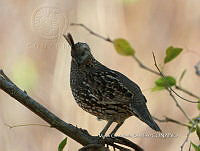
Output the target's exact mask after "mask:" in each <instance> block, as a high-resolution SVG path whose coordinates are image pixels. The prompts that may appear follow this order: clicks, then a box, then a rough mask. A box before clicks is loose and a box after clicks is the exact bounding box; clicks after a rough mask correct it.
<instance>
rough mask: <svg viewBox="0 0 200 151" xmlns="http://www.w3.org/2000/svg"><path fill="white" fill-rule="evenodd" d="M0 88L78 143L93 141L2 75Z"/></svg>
mask: <svg viewBox="0 0 200 151" xmlns="http://www.w3.org/2000/svg"><path fill="white" fill-rule="evenodd" d="M0 88H1V89H2V90H3V91H5V92H6V93H7V94H9V95H10V96H11V97H13V98H15V99H16V100H17V101H19V102H20V103H21V104H23V105H24V106H26V107H27V108H28V109H30V110H31V111H32V112H34V113H35V114H37V115H38V116H39V117H41V118H42V119H43V120H45V121H46V122H47V123H49V124H50V125H51V127H54V128H56V129H57V130H59V131H61V132H62V133H64V134H66V135H67V136H69V137H71V138H72V139H74V140H76V141H77V142H79V143H80V144H82V145H87V144H89V143H93V142H94V139H93V137H90V136H88V135H86V133H84V132H83V131H82V130H81V129H79V128H76V127H74V126H73V125H71V124H68V123H65V122H64V121H63V120H61V119H59V118H58V117H57V116H56V115H54V114H53V113H51V112H50V111H48V110H47V109H46V108H45V107H44V106H42V105H41V104H39V103H37V102H36V101H35V100H33V99H32V98H31V97H29V96H28V95H27V93H26V92H24V91H22V90H20V89H19V88H18V87H17V86H16V85H14V84H13V83H11V82H9V81H7V80H6V79H5V78H3V77H2V76H0Z"/></svg>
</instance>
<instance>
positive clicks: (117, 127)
mask: <svg viewBox="0 0 200 151" xmlns="http://www.w3.org/2000/svg"><path fill="white" fill-rule="evenodd" d="M123 123H124V122H121V123H118V124H117V125H116V127H115V128H114V130H113V131H112V132H111V133H110V137H114V135H115V133H116V132H117V130H118V129H119V128H120V127H121V126H122V124H123Z"/></svg>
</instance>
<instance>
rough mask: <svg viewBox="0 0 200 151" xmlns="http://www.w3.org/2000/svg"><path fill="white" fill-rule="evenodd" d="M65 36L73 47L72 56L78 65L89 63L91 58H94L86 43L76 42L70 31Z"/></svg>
mask: <svg viewBox="0 0 200 151" xmlns="http://www.w3.org/2000/svg"><path fill="white" fill-rule="evenodd" d="M63 36H64V37H65V39H66V40H67V42H68V43H69V45H70V47H71V56H72V59H73V61H75V62H76V63H77V64H78V65H84V64H87V63H88V62H89V61H90V60H91V58H93V56H92V54H91V52H90V48H89V46H88V45H87V44H86V43H82V42H78V43H74V40H73V38H72V35H71V34H70V33H68V34H67V35H63Z"/></svg>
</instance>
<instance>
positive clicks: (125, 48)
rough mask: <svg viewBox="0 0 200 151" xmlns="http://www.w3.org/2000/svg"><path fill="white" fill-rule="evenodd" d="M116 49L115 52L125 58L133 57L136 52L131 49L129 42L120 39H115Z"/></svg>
mask: <svg viewBox="0 0 200 151" xmlns="http://www.w3.org/2000/svg"><path fill="white" fill-rule="evenodd" d="M113 42H114V47H115V50H116V51H117V52H118V53H119V54H120V55H123V56H133V55H134V54H135V50H134V49H133V48H132V47H131V45H130V44H129V42H128V41H127V40H125V39H122V38H118V39H114V41H113Z"/></svg>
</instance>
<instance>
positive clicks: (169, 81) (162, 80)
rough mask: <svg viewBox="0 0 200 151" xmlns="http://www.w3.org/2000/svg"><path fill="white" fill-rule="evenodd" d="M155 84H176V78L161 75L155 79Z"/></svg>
mask: <svg viewBox="0 0 200 151" xmlns="http://www.w3.org/2000/svg"><path fill="white" fill-rule="evenodd" d="M155 84H156V86H159V87H170V86H174V85H175V84H176V79H175V78H174V77H172V76H166V77H161V78H159V79H158V80H156V81H155Z"/></svg>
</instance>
